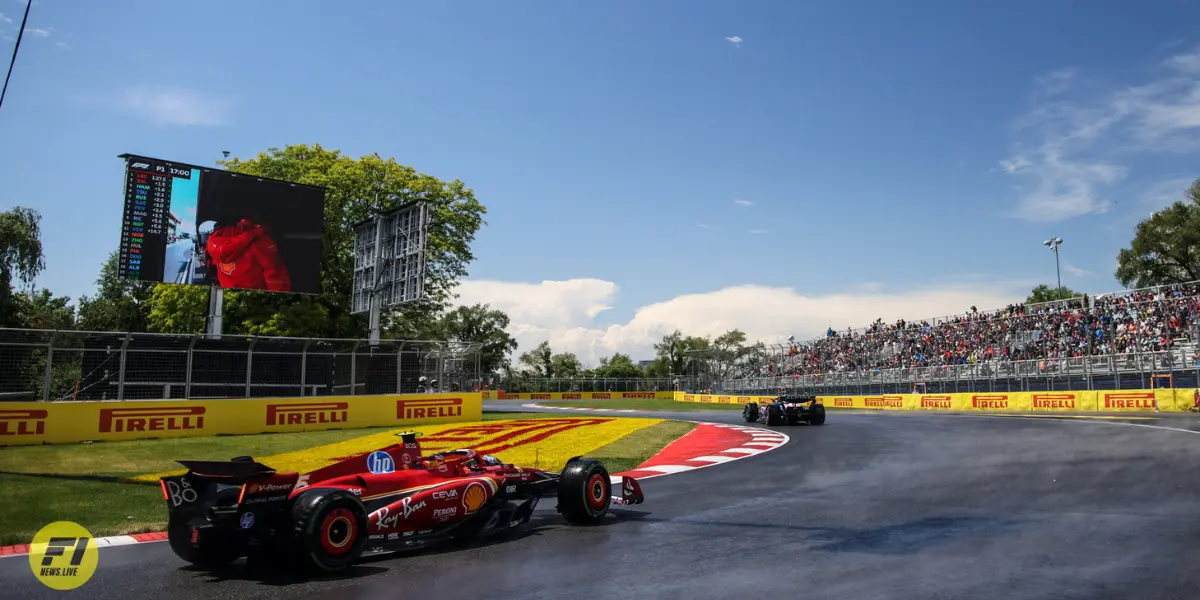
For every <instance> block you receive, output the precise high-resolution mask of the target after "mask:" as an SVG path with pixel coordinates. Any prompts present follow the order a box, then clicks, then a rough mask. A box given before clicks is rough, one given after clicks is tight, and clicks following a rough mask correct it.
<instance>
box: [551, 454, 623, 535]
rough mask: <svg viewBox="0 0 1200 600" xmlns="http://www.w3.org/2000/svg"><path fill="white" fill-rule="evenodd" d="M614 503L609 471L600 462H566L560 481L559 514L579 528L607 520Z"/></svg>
mask: <svg viewBox="0 0 1200 600" xmlns="http://www.w3.org/2000/svg"><path fill="white" fill-rule="evenodd" d="M611 503H612V482H611V481H610V480H609V478H608V469H605V468H604V465H603V464H601V463H600V461H598V460H577V461H574V462H570V463H567V466H566V468H564V469H563V472H562V475H561V476H560V479H559V482H558V512H560V513H562V516H563V518H565V519H566V520H567V521H568V522H570V523H574V524H576V525H594V524H596V523H599V522H600V521H603V520H604V516H605V515H607V514H608V506H609V505H610V504H611Z"/></svg>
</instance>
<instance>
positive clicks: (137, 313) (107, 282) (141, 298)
mask: <svg viewBox="0 0 1200 600" xmlns="http://www.w3.org/2000/svg"><path fill="white" fill-rule="evenodd" d="M119 259H120V257H119V255H118V253H117V252H116V251H113V252H112V253H111V254H109V255H108V259H106V260H105V261H104V265H102V266H101V267H100V276H99V277H97V278H96V295H95V296H93V297H88V296H83V297H81V298H80V299H79V328H80V329H83V330H85V331H147V330H148V327H149V316H150V312H151V305H150V299H151V294H152V293H153V291H154V288H155V287H156V286H155V285H154V284H152V283H146V282H143V281H132V280H129V279H122V278H121V277H120V276H118V274H117V262H118V261H119ZM201 328H203V324H201Z"/></svg>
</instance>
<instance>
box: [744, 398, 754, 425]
mask: <svg viewBox="0 0 1200 600" xmlns="http://www.w3.org/2000/svg"><path fill="white" fill-rule="evenodd" d="M742 418H743V419H745V421H746V422H747V423H753V422H755V421H757V420H758V403H757V402H750V403H749V404H747V405H746V408H744V409H742Z"/></svg>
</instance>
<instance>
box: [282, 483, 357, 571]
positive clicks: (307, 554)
mask: <svg viewBox="0 0 1200 600" xmlns="http://www.w3.org/2000/svg"><path fill="white" fill-rule="evenodd" d="M292 523H293V529H292V531H293V534H294V536H295V539H294V543H295V550H296V552H297V553H298V556H297V558H298V559H299V560H298V565H297V566H299V567H300V568H302V569H315V570H317V571H319V572H321V573H336V572H338V571H341V570H342V569H345V568H346V567H348V566H350V564H351V563H353V562H354V561H355V560H358V557H359V555H361V554H362V551H363V546H364V545H365V544H366V543H367V511H366V509H364V508H363V505H362V501H361V500H359V499H358V497H356V496H354V495H353V494H351V493H350V492H347V491H344V490H333V489H317V490H313V491H311V492H306V493H304V494H301V495H300V496H299V497H298V498H296V500H295V502H294V503H293V504H292Z"/></svg>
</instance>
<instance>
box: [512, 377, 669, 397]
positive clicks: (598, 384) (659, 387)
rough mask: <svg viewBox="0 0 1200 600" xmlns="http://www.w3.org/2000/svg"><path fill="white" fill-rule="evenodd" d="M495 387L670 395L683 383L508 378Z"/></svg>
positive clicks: (518, 390) (652, 379)
mask: <svg viewBox="0 0 1200 600" xmlns="http://www.w3.org/2000/svg"><path fill="white" fill-rule="evenodd" d="M676 386H678V387H676ZM495 387H496V388H497V389H501V390H504V391H505V392H512V393H517V394H520V393H530V392H532V393H537V392H547V393H554V392H673V391H676V390H683V389H684V382H683V381H682V380H681V379H679V378H670V377H631V378H610V377H561V378H560V377H512V378H509V379H504V380H501V381H500V382H499V383H498V384H497V385H496V386H495Z"/></svg>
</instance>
